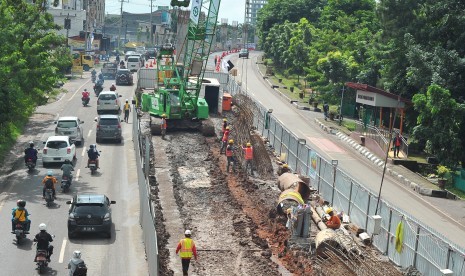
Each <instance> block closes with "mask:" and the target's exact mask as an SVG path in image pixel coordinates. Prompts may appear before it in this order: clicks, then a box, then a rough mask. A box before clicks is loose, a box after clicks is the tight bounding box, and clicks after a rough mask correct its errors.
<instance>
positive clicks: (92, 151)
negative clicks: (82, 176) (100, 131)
mask: <svg viewBox="0 0 465 276" xmlns="http://www.w3.org/2000/svg"><path fill="white" fill-rule="evenodd" d="M99 156H100V153H99V152H98V150H97V147H96V146H95V145H93V144H92V145H90V146H89V150H88V151H87V157H89V159H88V160H87V167H86V168H88V167H89V164H90V161H91V160H92V161H94V160H95V163H96V165H97V168H98V169H100V167H99V161H98V157H99Z"/></svg>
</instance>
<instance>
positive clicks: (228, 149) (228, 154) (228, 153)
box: [226, 145, 233, 157]
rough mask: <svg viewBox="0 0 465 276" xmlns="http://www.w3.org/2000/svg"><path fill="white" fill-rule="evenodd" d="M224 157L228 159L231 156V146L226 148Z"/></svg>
mask: <svg viewBox="0 0 465 276" xmlns="http://www.w3.org/2000/svg"><path fill="white" fill-rule="evenodd" d="M226 156H228V157H231V156H233V147H232V146H231V145H228V146H227V147H226Z"/></svg>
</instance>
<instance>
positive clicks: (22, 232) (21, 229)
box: [13, 221, 29, 245]
mask: <svg viewBox="0 0 465 276" xmlns="http://www.w3.org/2000/svg"><path fill="white" fill-rule="evenodd" d="M25 227H26V225H25V223H23V222H20V221H17V222H15V230H14V231H13V233H14V234H15V236H16V244H18V245H19V244H20V243H21V241H22V240H23V239H25V238H26V234H29V232H27V231H26V229H25Z"/></svg>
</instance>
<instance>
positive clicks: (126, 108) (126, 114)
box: [123, 99, 131, 123]
mask: <svg viewBox="0 0 465 276" xmlns="http://www.w3.org/2000/svg"><path fill="white" fill-rule="evenodd" d="M123 110H124V121H125V122H126V123H127V122H128V121H129V112H131V105H130V104H129V100H128V99H126V103H125V104H124V106H123Z"/></svg>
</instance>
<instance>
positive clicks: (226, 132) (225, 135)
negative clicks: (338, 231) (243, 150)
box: [222, 130, 229, 142]
mask: <svg viewBox="0 0 465 276" xmlns="http://www.w3.org/2000/svg"><path fill="white" fill-rule="evenodd" d="M228 137H229V130H226V131H225V132H224V134H223V140H222V141H223V142H226V141H228Z"/></svg>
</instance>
